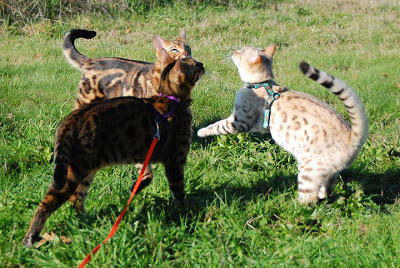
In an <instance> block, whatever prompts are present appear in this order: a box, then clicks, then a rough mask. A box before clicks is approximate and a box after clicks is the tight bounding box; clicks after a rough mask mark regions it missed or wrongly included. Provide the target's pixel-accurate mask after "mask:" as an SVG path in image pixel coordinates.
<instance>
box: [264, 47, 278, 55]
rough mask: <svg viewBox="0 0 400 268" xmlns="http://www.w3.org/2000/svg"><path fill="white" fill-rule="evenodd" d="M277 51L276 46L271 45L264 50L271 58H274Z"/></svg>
mask: <svg viewBox="0 0 400 268" xmlns="http://www.w3.org/2000/svg"><path fill="white" fill-rule="evenodd" d="M275 50H276V45H275V44H271V45H269V46H268V47H267V48H266V49H264V52H265V54H267V55H268V56H269V57H271V58H272V56H274V53H275Z"/></svg>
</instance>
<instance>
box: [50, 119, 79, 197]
mask: <svg viewBox="0 0 400 268" xmlns="http://www.w3.org/2000/svg"><path fill="white" fill-rule="evenodd" d="M68 121H69V120H68V119H67V120H65V121H64V122H63V123H61V125H60V126H59V127H58V128H57V131H56V142H55V146H54V176H53V185H54V188H55V189H56V190H61V189H62V188H63V187H64V185H65V182H66V179H67V174H68V166H69V160H70V155H71V149H72V145H73V140H74V127H73V126H72V125H71V123H69V122H68Z"/></svg>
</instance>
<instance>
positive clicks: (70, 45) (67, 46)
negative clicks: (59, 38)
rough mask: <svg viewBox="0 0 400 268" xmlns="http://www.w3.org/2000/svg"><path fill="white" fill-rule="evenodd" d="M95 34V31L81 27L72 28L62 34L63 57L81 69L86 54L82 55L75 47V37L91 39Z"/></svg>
mask: <svg viewBox="0 0 400 268" xmlns="http://www.w3.org/2000/svg"><path fill="white" fill-rule="evenodd" d="M95 36H96V32H95V31H88V30H83V29H72V30H71V31H69V32H67V33H66V34H65V36H64V45H63V52H64V55H65V58H67V61H68V62H69V64H71V65H72V67H74V68H76V69H78V70H82V67H83V65H84V63H85V60H86V59H87V57H86V56H84V55H82V54H81V53H79V52H78V50H77V49H76V47H75V39H77V38H86V39H92V38H93V37H95Z"/></svg>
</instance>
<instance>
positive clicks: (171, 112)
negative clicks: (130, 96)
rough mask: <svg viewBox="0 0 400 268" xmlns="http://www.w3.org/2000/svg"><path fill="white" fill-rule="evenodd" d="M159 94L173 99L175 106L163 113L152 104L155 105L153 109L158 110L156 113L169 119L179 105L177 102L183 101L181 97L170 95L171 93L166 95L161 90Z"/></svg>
mask: <svg viewBox="0 0 400 268" xmlns="http://www.w3.org/2000/svg"><path fill="white" fill-rule="evenodd" d="M158 96H160V97H166V98H168V99H170V100H172V101H173V102H174V107H173V108H172V109H171V110H170V111H168V112H166V113H165V114H162V113H160V112H159V111H157V110H156V108H154V106H153V105H152V107H153V109H154V111H155V112H156V114H157V116H158V117H161V118H163V119H168V118H170V117H171V116H172V115H173V114H174V113H175V110H176V106H177V104H178V103H179V102H180V101H181V99H179V98H176V97H174V96H170V95H164V94H162V93H161V92H160V94H158Z"/></svg>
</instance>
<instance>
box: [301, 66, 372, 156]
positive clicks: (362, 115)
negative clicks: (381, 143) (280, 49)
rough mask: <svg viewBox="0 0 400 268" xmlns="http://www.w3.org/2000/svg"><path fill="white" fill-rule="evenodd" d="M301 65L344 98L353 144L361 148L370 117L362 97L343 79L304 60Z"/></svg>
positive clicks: (340, 97)
mask: <svg viewBox="0 0 400 268" xmlns="http://www.w3.org/2000/svg"><path fill="white" fill-rule="evenodd" d="M299 67H300V70H301V71H302V72H303V74H304V75H305V76H307V77H309V78H311V79H313V80H314V81H316V82H317V83H319V84H321V85H323V86H324V87H326V88H327V89H329V90H330V91H331V92H332V93H334V94H335V95H336V96H338V97H339V99H341V100H342V102H343V104H344V106H346V108H347V111H348V113H349V114H350V119H351V133H350V141H351V143H352V144H351V145H352V146H354V147H355V150H359V149H360V148H361V146H362V145H363V144H364V143H365V141H366V140H367V138H368V118H367V113H366V112H365V109H364V106H363V105H362V103H361V100H360V98H359V97H358V96H357V94H356V93H355V92H354V91H353V89H351V87H349V86H348V85H347V84H346V83H345V82H344V81H343V80H341V79H338V78H335V77H333V76H331V75H329V74H327V73H326V72H324V71H320V70H318V69H316V68H314V67H312V66H311V65H309V64H308V63H307V62H304V61H303V62H301V63H300V64H299Z"/></svg>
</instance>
